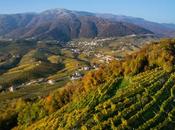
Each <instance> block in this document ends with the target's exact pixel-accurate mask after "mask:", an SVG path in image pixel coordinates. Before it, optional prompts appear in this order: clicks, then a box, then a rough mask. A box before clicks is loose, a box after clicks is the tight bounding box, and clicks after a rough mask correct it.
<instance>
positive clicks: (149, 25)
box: [96, 14, 175, 37]
mask: <svg viewBox="0 0 175 130" xmlns="http://www.w3.org/2000/svg"><path fill="white" fill-rule="evenodd" d="M96 16H98V17H101V18H106V19H108V20H112V21H117V22H126V23H130V24H134V25H137V26H140V27H143V28H145V29H147V30H150V31H152V32H153V33H155V34H157V35H158V36H160V37H174V36H175V28H174V24H166V23H156V22H151V21H148V20H145V19H143V18H136V17H130V16H123V15H113V14H96Z"/></svg>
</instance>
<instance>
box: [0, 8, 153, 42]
mask: <svg viewBox="0 0 175 130" xmlns="http://www.w3.org/2000/svg"><path fill="white" fill-rule="evenodd" d="M0 27H1V28H0V37H1V38H3V39H4V38H5V39H7V38H9V39H19V38H22V39H23V38H25V39H26V38H27V39H39V40H41V39H42V40H43V39H47V40H48V39H52V40H59V41H63V42H65V41H69V40H72V39H75V38H82V37H85V38H95V37H101V38H105V37H115V36H125V35H131V34H153V33H152V32H151V31H149V30H147V29H145V28H143V27H140V26H137V25H134V24H131V23H126V22H117V21H111V20H108V19H105V18H100V17H97V16H95V14H93V13H85V12H78V11H70V10H66V9H55V10H47V11H44V12H41V13H26V14H25V13H24V14H9V15H0Z"/></svg>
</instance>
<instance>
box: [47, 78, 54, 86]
mask: <svg viewBox="0 0 175 130" xmlns="http://www.w3.org/2000/svg"><path fill="white" fill-rule="evenodd" d="M47 83H48V84H50V85H54V84H55V81H54V80H51V79H50V80H48V81H47Z"/></svg>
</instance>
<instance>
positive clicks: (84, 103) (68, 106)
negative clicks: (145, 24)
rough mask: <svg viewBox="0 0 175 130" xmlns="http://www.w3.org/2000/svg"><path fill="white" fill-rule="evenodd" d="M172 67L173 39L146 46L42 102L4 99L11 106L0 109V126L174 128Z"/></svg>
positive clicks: (33, 128)
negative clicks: (0, 112) (0, 113)
mask: <svg viewBox="0 0 175 130" xmlns="http://www.w3.org/2000/svg"><path fill="white" fill-rule="evenodd" d="M174 65H175V41H174V40H173V39H172V40H171V39H164V40H161V41H159V42H153V43H151V44H146V45H145V46H144V47H142V49H141V50H140V51H137V52H134V53H132V54H131V55H127V56H126V57H125V59H123V60H118V61H117V60H113V61H111V62H109V64H102V65H100V67H99V68H98V69H95V70H91V71H89V72H88V73H86V74H85V75H84V77H83V78H82V79H80V80H74V81H71V82H69V83H67V84H66V85H65V86H64V87H62V88H58V89H57V90H55V91H52V92H51V93H50V94H49V95H47V96H43V98H33V99H18V98H16V99H13V100H12V101H8V102H9V103H8V104H6V105H5V106H12V107H6V108H8V109H7V110H4V109H3V108H1V109H0V110H1V111H3V114H2V115H1V116H2V118H1V122H0V124H1V125H0V126H1V128H4V129H5V128H9V126H8V125H7V124H8V123H9V124H11V125H12V126H11V128H12V127H14V126H15V127H14V128H13V130H20V129H28V130H31V129H32V130H35V129H50V130H54V129H66V130H67V129H83V130H86V129H119V130H120V129H121V130H122V129H133V128H134V129H140V130H146V129H157V130H164V129H170V130H173V128H174V127H175V125H174V114H175V110H174V108H175V107H174V105H175V103H174V98H175V97H174V94H175V90H174V85H175V82H174V81H175V79H174V78H175V74H174ZM1 98H2V95H1ZM3 98H4V99H5V97H3ZM3 102H6V101H5V100H4V101H3ZM3 102H1V103H3ZM7 117H8V118H7ZM7 122H8V123H7ZM6 123H7V124H6ZM5 124H6V125H5ZM15 124H16V125H18V126H16V125H15Z"/></svg>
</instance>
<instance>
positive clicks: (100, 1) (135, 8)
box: [0, 0, 175, 23]
mask: <svg viewBox="0 0 175 130" xmlns="http://www.w3.org/2000/svg"><path fill="white" fill-rule="evenodd" d="M55 8H65V9H69V10H77V11H89V12H94V13H112V14H117V15H127V16H133V17H140V18H144V19H146V20H150V21H154V22H159V23H175V0H0V14H11V13H23V12H41V11H44V10H48V9H55Z"/></svg>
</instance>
